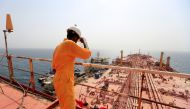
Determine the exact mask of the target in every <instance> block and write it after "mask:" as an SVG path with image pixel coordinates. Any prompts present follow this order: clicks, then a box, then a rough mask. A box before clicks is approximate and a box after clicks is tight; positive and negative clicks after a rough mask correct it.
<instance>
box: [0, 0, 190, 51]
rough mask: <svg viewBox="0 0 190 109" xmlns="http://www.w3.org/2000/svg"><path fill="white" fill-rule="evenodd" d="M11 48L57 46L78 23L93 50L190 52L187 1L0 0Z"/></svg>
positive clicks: (0, 39)
mask: <svg viewBox="0 0 190 109" xmlns="http://www.w3.org/2000/svg"><path fill="white" fill-rule="evenodd" d="M7 13H9V14H11V17H12V22H13V25H14V32H13V33H10V34H9V33H8V47H9V48H55V47H56V45H57V44H59V43H60V42H61V41H63V39H64V38H65V37H66V30H67V28H69V27H70V26H73V25H74V24H77V27H78V28H80V30H81V32H82V36H83V37H85V38H86V40H87V42H88V45H89V47H90V49H101V50H121V49H123V50H128V51H133V50H138V49H141V50H147V51H149V50H153V51H185V52H190V1H189V0H0V48H4V36H3V32H2V30H3V29H5V19H6V14H7Z"/></svg>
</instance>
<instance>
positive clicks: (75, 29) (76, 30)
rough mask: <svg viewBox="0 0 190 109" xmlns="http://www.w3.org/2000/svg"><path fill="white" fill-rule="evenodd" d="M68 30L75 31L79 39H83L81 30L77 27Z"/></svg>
mask: <svg viewBox="0 0 190 109" xmlns="http://www.w3.org/2000/svg"><path fill="white" fill-rule="evenodd" d="M67 30H73V31H74V32H76V33H77V34H78V35H79V37H81V32H80V30H79V29H78V28H76V27H70V28H68V29H67Z"/></svg>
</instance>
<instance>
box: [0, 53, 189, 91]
mask: <svg viewBox="0 0 190 109" xmlns="http://www.w3.org/2000/svg"><path fill="white" fill-rule="evenodd" d="M124 51H125V50H124ZM126 51H127V50H126ZM92 52H93V55H92V57H96V54H97V52H99V53H100V57H107V58H109V61H110V62H111V61H112V59H114V58H116V57H119V56H120V51H119V50H118V51H112V50H92ZM124 53H125V54H124V55H125V56H127V55H128V54H130V53H131V52H124ZM133 53H135V52H133ZM0 54H5V50H4V49H0ZM9 54H12V55H15V56H26V57H34V58H49V59H51V58H52V54H53V49H9ZM146 54H149V55H151V56H153V57H155V58H157V59H159V57H160V51H152V52H151V51H149V52H148V53H146ZM167 56H170V57H171V66H172V67H173V68H174V69H175V70H177V71H178V72H184V73H189V74H190V52H164V59H165V61H166V57H167ZM76 61H78V62H83V60H81V59H76ZM0 64H6V65H7V61H6V58H5V57H1V56H0ZM33 64H34V72H35V80H36V87H37V89H39V90H42V88H43V87H41V84H40V83H39V82H38V80H37V79H38V78H39V77H40V75H45V74H46V73H48V72H49V71H50V70H51V63H50V62H41V61H33ZM13 66H14V67H15V68H23V69H26V70H29V62H28V60H26V59H13ZM75 68H78V69H80V70H81V71H83V67H81V66H75ZM0 75H1V76H5V77H8V76H9V73H8V69H7V68H6V67H3V66H1V65H0ZM14 75H15V76H14V77H15V79H16V80H18V81H20V82H22V83H24V84H28V82H29V81H28V80H29V77H30V73H29V72H24V71H20V70H17V69H15V70H14Z"/></svg>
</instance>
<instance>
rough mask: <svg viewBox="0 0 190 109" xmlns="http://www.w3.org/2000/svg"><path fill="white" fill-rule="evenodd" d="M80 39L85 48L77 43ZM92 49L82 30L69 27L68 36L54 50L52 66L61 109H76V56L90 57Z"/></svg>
mask: <svg viewBox="0 0 190 109" xmlns="http://www.w3.org/2000/svg"><path fill="white" fill-rule="evenodd" d="M79 40H80V42H81V43H83V45H84V48H81V47H80V46H78V45H77V44H76V43H77V42H78V41H79ZM90 56H91V51H89V50H88V46H87V43H86V41H85V40H84V38H81V32H80V30H79V29H78V28H76V27H70V28H68V29H67V38H66V39H64V41H63V42H61V43H60V44H59V45H58V46H57V47H56V48H55V50H54V54H53V60H52V68H53V70H54V71H55V72H56V73H55V76H54V80H53V84H54V88H55V93H56V95H57V98H58V100H59V104H60V107H61V109H75V108H76V103H75V97H74V61H75V58H81V59H88V58H89V57H90Z"/></svg>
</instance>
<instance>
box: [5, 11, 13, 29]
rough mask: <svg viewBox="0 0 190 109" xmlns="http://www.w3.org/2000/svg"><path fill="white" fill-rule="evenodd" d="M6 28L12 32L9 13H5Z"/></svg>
mask: <svg viewBox="0 0 190 109" xmlns="http://www.w3.org/2000/svg"><path fill="white" fill-rule="evenodd" d="M6 30H7V31H8V32H13V25H12V21H11V15H10V14H7V17H6Z"/></svg>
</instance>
